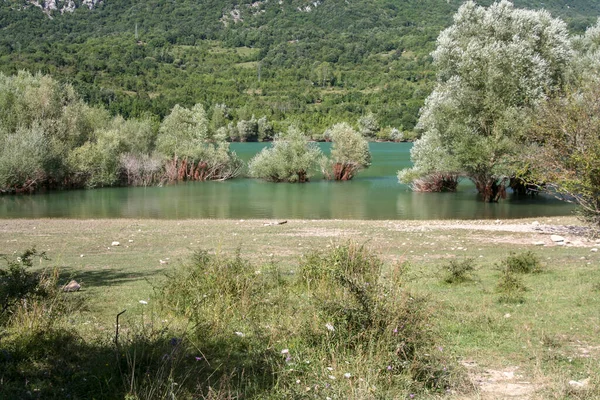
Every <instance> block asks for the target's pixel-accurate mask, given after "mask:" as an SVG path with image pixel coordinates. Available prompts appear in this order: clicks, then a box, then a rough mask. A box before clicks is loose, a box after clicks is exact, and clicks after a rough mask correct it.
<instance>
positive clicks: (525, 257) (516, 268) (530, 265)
mask: <svg viewBox="0 0 600 400" xmlns="http://www.w3.org/2000/svg"><path fill="white" fill-rule="evenodd" d="M501 266H502V267H503V268H506V269H508V270H510V271H512V272H516V273H519V274H531V273H539V272H542V264H541V262H540V259H539V257H538V256H537V255H536V254H535V253H533V252H531V251H526V252H523V253H520V254H515V253H512V254H511V255H510V256H508V257H506V258H505V259H504V260H502V261H501Z"/></svg>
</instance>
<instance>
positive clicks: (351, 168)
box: [323, 122, 371, 181]
mask: <svg viewBox="0 0 600 400" xmlns="http://www.w3.org/2000/svg"><path fill="white" fill-rule="evenodd" d="M324 136H325V137H326V138H328V139H329V140H331V141H332V142H333V145H332V147H331V158H330V160H329V162H328V163H326V164H325V166H326V168H323V174H324V175H325V176H326V177H328V178H333V179H335V180H336V181H347V180H350V179H352V178H353V177H354V175H355V174H356V173H357V172H359V171H360V170H361V169H363V168H368V167H369V165H371V152H370V151H369V142H367V140H366V139H365V138H364V137H363V136H362V135H361V134H360V133H358V132H357V131H355V130H354V129H352V127H351V126H350V125H349V124H347V123H345V122H343V123H340V124H335V125H333V126H332V127H331V128H329V129H328V130H327V131H326V132H325V134H324ZM330 170H331V172H330Z"/></svg>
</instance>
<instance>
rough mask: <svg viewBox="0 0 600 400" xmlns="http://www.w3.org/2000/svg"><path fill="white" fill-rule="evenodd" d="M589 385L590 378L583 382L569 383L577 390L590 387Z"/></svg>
mask: <svg viewBox="0 0 600 400" xmlns="http://www.w3.org/2000/svg"><path fill="white" fill-rule="evenodd" d="M588 383H590V378H586V379H584V380H581V381H569V385H571V387H573V388H575V389H583V388H585V387H586V386H587V385H588Z"/></svg>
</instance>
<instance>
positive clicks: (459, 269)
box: [443, 258, 475, 283]
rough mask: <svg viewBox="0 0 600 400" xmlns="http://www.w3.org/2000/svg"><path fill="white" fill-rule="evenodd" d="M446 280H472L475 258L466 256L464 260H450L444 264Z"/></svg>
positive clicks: (451, 281) (454, 281)
mask: <svg viewBox="0 0 600 400" xmlns="http://www.w3.org/2000/svg"><path fill="white" fill-rule="evenodd" d="M443 269H444V272H445V276H444V282H446V283H462V282H468V281H472V280H473V279H474V278H473V272H474V271H475V259H474V258H465V259H463V260H450V262H449V263H448V264H447V265H446V266H444V268H443Z"/></svg>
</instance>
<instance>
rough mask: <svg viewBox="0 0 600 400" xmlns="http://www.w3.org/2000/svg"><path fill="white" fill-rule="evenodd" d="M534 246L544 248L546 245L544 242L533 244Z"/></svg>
mask: <svg viewBox="0 0 600 400" xmlns="http://www.w3.org/2000/svg"><path fill="white" fill-rule="evenodd" d="M533 244H534V245H535V246H543V245H544V244H545V243H544V242H533Z"/></svg>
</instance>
